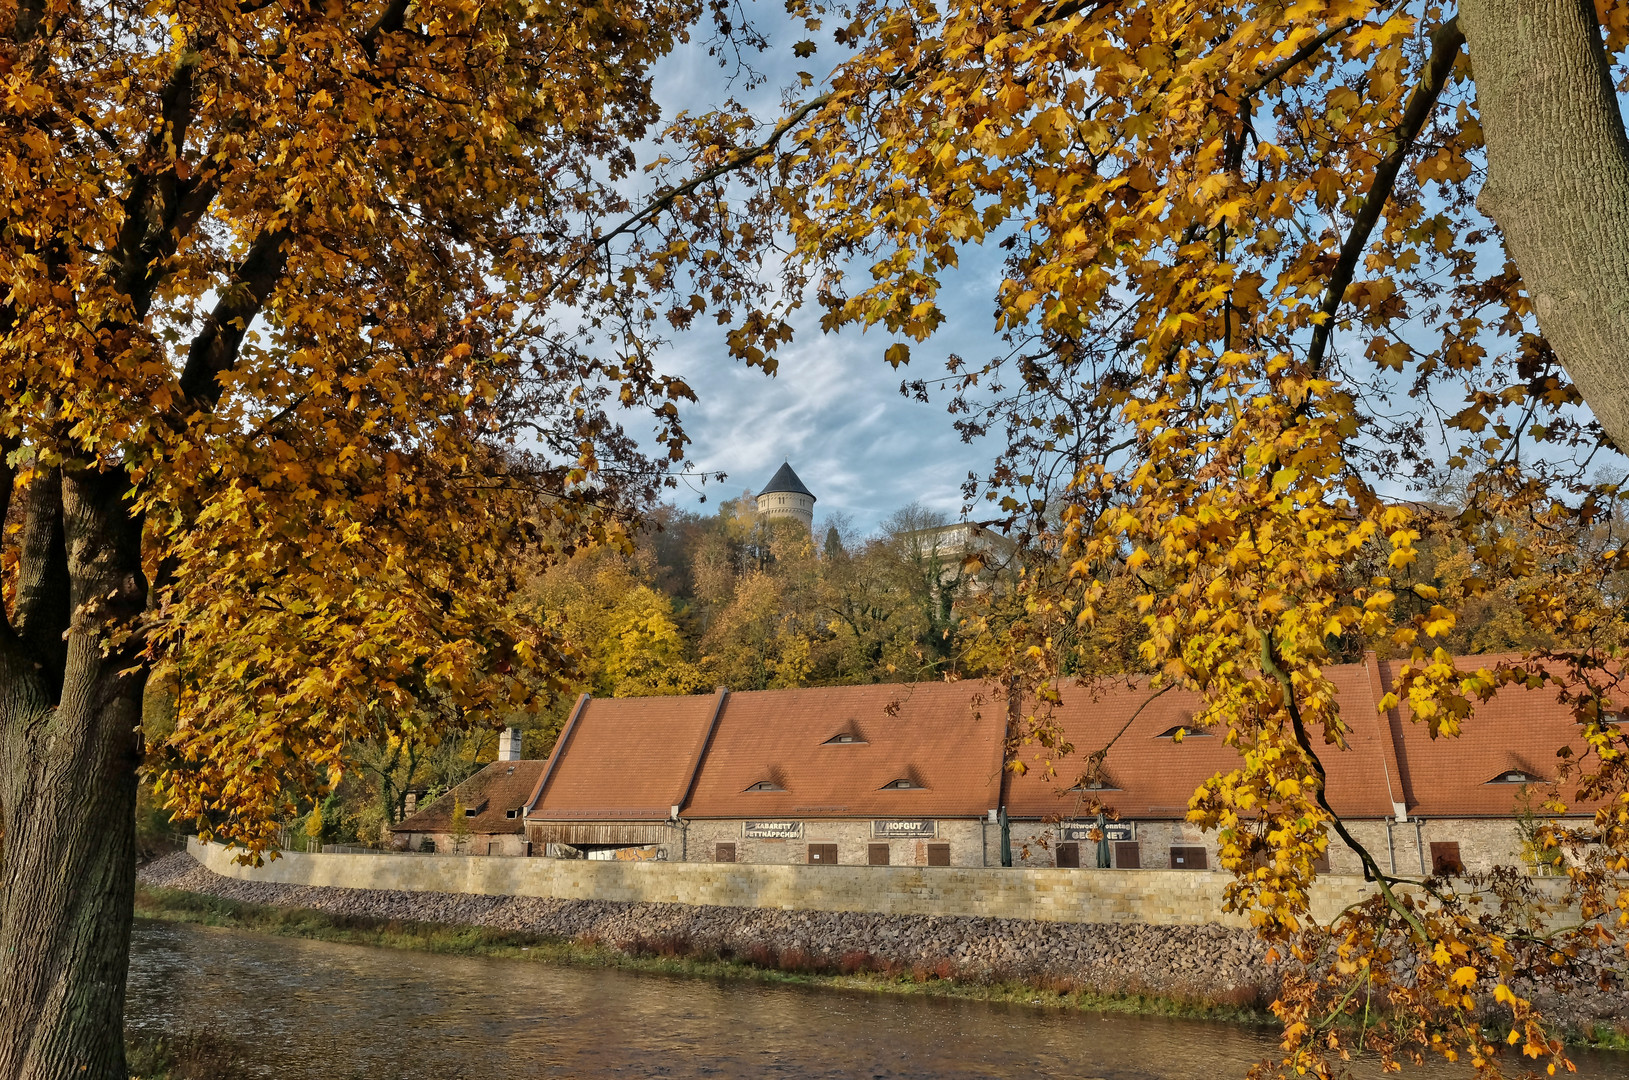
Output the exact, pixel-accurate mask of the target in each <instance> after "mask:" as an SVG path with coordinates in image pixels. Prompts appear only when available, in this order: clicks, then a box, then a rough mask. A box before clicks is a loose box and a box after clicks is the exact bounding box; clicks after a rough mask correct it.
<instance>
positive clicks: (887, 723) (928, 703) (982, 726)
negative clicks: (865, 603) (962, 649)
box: [684, 682, 1006, 818]
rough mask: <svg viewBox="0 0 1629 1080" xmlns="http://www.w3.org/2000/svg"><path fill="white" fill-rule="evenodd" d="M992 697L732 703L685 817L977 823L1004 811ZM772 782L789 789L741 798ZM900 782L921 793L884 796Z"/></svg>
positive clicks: (923, 689) (938, 690) (857, 696)
mask: <svg viewBox="0 0 1629 1080" xmlns="http://www.w3.org/2000/svg"><path fill="white" fill-rule="evenodd" d="M987 695H988V691H987V688H986V687H985V686H984V685H983V684H982V683H976V682H964V683H919V684H914V685H902V684H884V685H875V686H822V687H810V688H806V689H799V690H755V691H747V692H736V693H731V694H730V695H729V700H728V701H727V702H726V703H725V705H724V711H723V713H722V714H721V715H720V718H719V722H718V730H717V732H716V733H715V734H714V736H713V740H712V743H711V745H710V747H709V749H708V751H707V758H706V760H705V761H704V762H703V763H702V767H701V771H700V773H699V774H698V775H697V778H696V785H695V792H694V794H693V795H692V797H691V799H690V802H689V804H688V805H687V806H686V807H685V810H684V816H686V817H693V818H757V817H763V818H777V817H796V818H822V817H825V818H853V817H859V818H865V817H981V816H983V815H984V814H985V813H986V812H987V811H989V810H991V809H993V808H994V807H996V806H997V805H998V802H999V794H1000V777H1001V739H1002V734H1003V732H1004V730H1005V727H1006V719H1005V716H1006V713H1005V706H1004V705H1003V704H1002V703H1001V702H999V701H991V700H987ZM838 734H854V735H858V736H859V737H860V739H861V740H863V741H858V740H857V741H854V742H833V741H831V740H832V738H833V736H835V735H838ZM770 778H773V779H774V780H775V782H776V783H777V784H778V785H779V786H780V787H783V788H785V789H786V790H784V791H749V790H747V789H748V788H749V787H751V786H752V785H754V784H757V783H759V782H761V781H763V780H766V779H770ZM902 778H908V779H910V780H911V781H912V782H913V783H919V784H921V787H919V788H917V787H913V788H910V789H899V788H887V787H886V785H888V784H891V783H893V782H895V781H897V780H900V779H902Z"/></svg>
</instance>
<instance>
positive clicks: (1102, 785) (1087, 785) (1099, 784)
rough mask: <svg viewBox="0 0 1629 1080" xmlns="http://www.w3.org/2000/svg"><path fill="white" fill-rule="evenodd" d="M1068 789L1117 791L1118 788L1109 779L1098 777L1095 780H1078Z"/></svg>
mask: <svg viewBox="0 0 1629 1080" xmlns="http://www.w3.org/2000/svg"><path fill="white" fill-rule="evenodd" d="M1069 790H1070V791H1119V790H1120V789H1119V788H1117V787H1115V786H1114V784H1113V783H1111V782H1110V781H1108V780H1104V779H1101V778H1099V779H1096V780H1081V781H1080V782H1078V783H1077V784H1075V786H1074V787H1072V788H1070V789H1069Z"/></svg>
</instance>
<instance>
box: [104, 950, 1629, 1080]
mask: <svg viewBox="0 0 1629 1080" xmlns="http://www.w3.org/2000/svg"><path fill="white" fill-rule="evenodd" d="M129 1018H130V1023H131V1025H132V1027H133V1028H135V1029H138V1030H142V1029H148V1030H163V1031H169V1032H182V1031H190V1030H196V1029H200V1028H206V1029H209V1030H212V1031H216V1032H221V1033H227V1034H232V1035H234V1036H236V1037H237V1038H239V1039H241V1040H242V1041H243V1042H245V1043H250V1044H253V1045H255V1046H256V1047H258V1048H260V1051H261V1054H262V1057H263V1060H264V1071H265V1073H266V1075H269V1076H276V1077H278V1078H284V1077H287V1078H290V1080H303V1078H307V1077H309V1078H312V1080H317V1078H321V1080H332V1078H351V1077H355V1078H359V1080H361V1078H366V1080H375V1078H393V1080H394V1078H400V1080H419V1078H424V1080H431V1078H434V1080H451V1078H455V1077H470V1078H475V1077H480V1078H483V1080H510V1078H514V1080H521V1078H532V1077H548V1078H576V1077H580V1078H583V1080H588V1078H604V1077H627V1078H645V1077H711V1078H718V1080H736V1078H749V1077H783V1078H788V1080H791V1078H796V1080H805V1078H810V1080H812V1078H819V1077H833V1078H836V1077H842V1078H848V1077H871V1078H874V1080H962V1078H973V1077H1003V1078H1004V1077H1097V1078H1101V1080H1227V1078H1232V1077H1242V1075H1243V1074H1244V1071H1245V1069H1246V1068H1248V1067H1249V1065H1250V1064H1251V1063H1252V1062H1254V1061H1256V1060H1258V1059H1260V1058H1262V1057H1264V1056H1266V1055H1269V1054H1271V1053H1272V1051H1273V1044H1272V1040H1271V1038H1270V1036H1269V1034H1268V1033H1267V1032H1264V1031H1247V1030H1239V1029H1237V1028H1231V1027H1227V1026H1223V1025H1217V1024H1204V1023H1196V1022H1193V1021H1179V1020H1159V1019H1146V1018H1137V1017H1124V1016H1107V1017H1104V1016H1097V1015H1088V1014H1081V1013H1075V1012H1062V1011H1049V1010H1042V1009H1032V1008H1025V1007H1023V1006H1004V1005H989V1004H984V1003H980V1002H968V1001H946V1000H938V999H930V998H905V997H887V996H879V995H867V994H859V993H854V994H849V993H836V992H831V991H816V990H802V989H798V988H787V987H771V986H762V985H758V984H751V983H728V984H718V985H715V984H711V983H706V982H700V981H695V980H676V979H667V978H661V977H655V976H643V975H631V974H625V973H619V972H601V971H579V970H572V969H567V968H555V967H549V966H546V965H543V964H530V963H525V962H522V961H512V960H484V959H467V958H461V957H445V956H432V955H426V954H423V953H412V952H398V951H393V950H386V949H371V948H365V947H360V946H349V945H332V944H327V943H324V942H312V941H299V940H294V939H286V938H273V937H263V936H260V935H255V934H243V933H238V932H235V931H226V930H213V929H208V928H203V927H193V926H184V925H177V924H170V923H157V922H147V921H140V922H138V924H137V927H136V934H135V940H134V943H133V945H132V952H131V976H130V1005H129ZM1626 1066H1629V1059H1625V1058H1621V1057H1615V1056H1613V1055H1600V1056H1594V1057H1588V1056H1586V1057H1585V1059H1584V1060H1581V1061H1580V1062H1579V1076H1580V1077H1581V1078H1587V1080H1595V1078H1600V1080H1605V1078H1606V1077H1608V1076H1613V1077H1616V1076H1622V1075H1623V1074H1624V1072H1625V1069H1626ZM1434 1072H1436V1073H1437V1075H1438V1076H1441V1077H1447V1076H1458V1075H1464V1076H1469V1070H1464V1071H1463V1072H1460V1071H1458V1070H1455V1071H1453V1072H1448V1071H1446V1070H1434ZM1376 1074H1378V1073H1377V1071H1376Z"/></svg>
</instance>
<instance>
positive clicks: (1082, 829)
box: [1058, 821, 1137, 844]
mask: <svg viewBox="0 0 1629 1080" xmlns="http://www.w3.org/2000/svg"><path fill="white" fill-rule="evenodd" d="M1096 828H1097V825H1096V824H1095V823H1094V822H1090V821H1085V822H1076V821H1070V822H1065V823H1064V824H1062V825H1059V826H1058V839H1059V840H1062V841H1064V842H1065V843H1088V844H1089V843H1095V842H1096V841H1094V840H1093V839H1092V832H1093V831H1094V830H1095V829H1096ZM1103 832H1104V833H1105V834H1107V836H1108V840H1109V842H1110V843H1116V842H1124V841H1128V840H1135V839H1137V823H1136V822H1135V821H1110V822H1108V823H1106V824H1105V825H1104V826H1103Z"/></svg>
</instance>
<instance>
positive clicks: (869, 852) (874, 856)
mask: <svg viewBox="0 0 1629 1080" xmlns="http://www.w3.org/2000/svg"><path fill="white" fill-rule="evenodd" d="M865 861H866V865H867V866H887V865H888V845H887V844H871V845H870V846H868V847H867V848H866V849H865Z"/></svg>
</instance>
